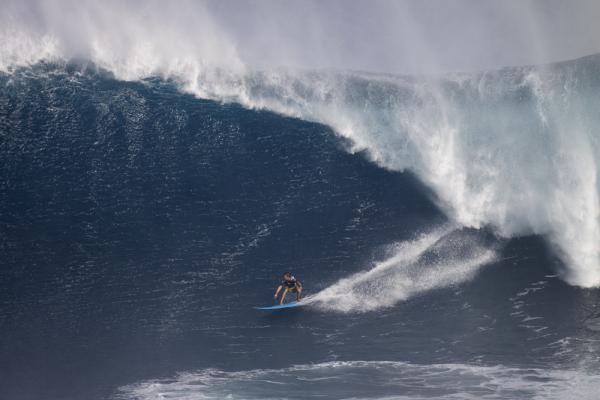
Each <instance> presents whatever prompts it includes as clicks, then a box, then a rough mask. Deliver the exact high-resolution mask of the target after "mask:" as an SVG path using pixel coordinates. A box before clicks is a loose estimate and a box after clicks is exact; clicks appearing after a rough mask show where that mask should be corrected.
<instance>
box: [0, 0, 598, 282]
mask: <svg viewBox="0 0 600 400" xmlns="http://www.w3.org/2000/svg"><path fill="white" fill-rule="evenodd" d="M66 3H67V5H68V7H64V10H62V9H61V10H60V11H57V10H54V9H53V8H52V5H44V4H45V3H40V4H38V6H39V7H41V8H42V9H43V10H42V12H40V13H39V15H42V16H43V18H42V17H39V15H38V14H36V13H33V12H32V11H31V10H30V9H29V8H28V7H26V6H21V5H19V4H18V3H17V2H14V3H9V4H8V6H7V7H6V8H7V10H5V12H4V13H3V14H2V15H0V70H2V71H12V70H14V69H15V68H16V67H18V66H23V65H30V64H32V63H36V62H39V61H40V60H51V61H56V60H59V59H67V60H68V59H70V58H72V57H83V58H87V59H89V60H91V61H92V62H94V63H95V64H96V65H98V66H100V67H102V68H105V69H107V70H109V71H112V72H113V73H114V74H115V76H116V77H117V78H119V79H126V80H137V79H143V78H147V77H150V76H162V77H164V78H169V79H173V80H175V81H176V82H178V83H179V84H180V85H181V88H182V89H183V90H185V91H187V92H190V93H193V94H195V95H197V96H199V97H203V98H208V99H213V100H218V101H232V102H238V103H240V104H242V105H244V106H246V107H249V108H259V109H268V110H272V111H275V112H278V113H281V114H285V115H289V116H295V117H298V118H303V119H306V120H309V121H316V122H320V123H323V124H326V125H329V126H330V127H332V128H333V129H334V131H335V132H336V133H337V134H339V135H341V136H343V137H345V138H347V139H349V140H350V141H351V142H352V143H353V149H354V150H356V151H359V150H361V151H362V150H364V151H366V152H367V154H368V155H369V157H370V158H371V160H372V161H373V162H375V163H377V164H378V165H380V166H381V167H384V168H387V169H390V170H397V171H402V170H410V171H412V172H414V173H415V174H416V175H418V176H419V178H420V179H421V180H422V181H423V182H424V183H425V184H427V185H428V186H429V187H431V188H432V189H433V190H434V192H435V195H436V201H437V202H438V204H439V205H440V207H441V208H443V209H444V210H445V211H446V212H447V214H448V215H449V216H451V217H452V218H453V219H454V220H455V221H457V222H458V223H460V224H462V225H465V226H468V227H475V228H479V227H482V226H486V225H487V226H493V227H494V228H495V229H496V230H497V232H498V233H499V234H500V235H503V236H507V237H510V236H515V235H524V234H541V235H545V237H547V238H548V239H549V241H550V242H551V243H552V244H553V245H554V248H555V249H556V253H557V254H558V255H559V256H560V257H561V258H562V259H563V261H564V262H565V263H566V264H567V266H568V269H567V271H566V272H565V274H564V278H565V279H566V280H567V281H568V282H570V283H572V284H576V285H581V286H586V287H589V286H597V285H600V199H599V183H598V171H599V167H600V166H599V165H598V160H599V159H600V141H599V140H598V138H599V137H600V134H599V132H598V127H599V126H600V113H598V104H600V79H599V78H598V77H599V76H600V58H599V57H591V58H585V59H580V60H576V61H573V62H569V63H562V64H556V65H550V66H543V67H521V68H510V69H503V70H500V71H493V72H485V73H478V74H456V75H446V76H441V77H402V76H383V75H373V74H365V73H353V72H334V71H320V72H316V71H294V70H290V69H284V68H272V69H267V70H262V71H257V70H252V69H251V68H248V67H247V66H246V65H245V64H244V62H243V60H242V59H241V58H240V56H239V54H238V51H237V49H236V46H235V44H234V43H233V42H232V41H231V40H229V38H228V37H227V34H226V33H225V32H224V31H223V30H222V29H220V26H219V25H218V24H217V22H215V20H213V18H211V17H210V15H209V13H208V12H206V10H203V7H202V6H201V5H200V6H198V5H197V4H195V2H181V3H179V2H178V3H177V5H174V6H164V7H163V5H162V3H161V7H160V9H161V13H160V14H159V15H155V14H154V13H147V12H146V8H145V7H142V8H140V9H135V10H134V8H132V7H131V6H128V5H127V4H125V3H123V4H121V3H118V2H112V3H111V4H110V7H106V6H105V5H104V4H101V5H95V4H94V3H93V2H86V1H84V2H78V1H73V2H70V3H69V2H66ZM82 3H83V5H81V4H82ZM155 5H156V4H155ZM192 5H193V6H194V8H193V12H188V11H189V10H187V8H189V7H191V6H192ZM134 11H135V12H134ZM65 13H66V14H65ZM22 14H27V15H29V14H31V15H34V17H31V15H30V16H29V17H27V18H21V15H22ZM65 15H66V16H67V17H69V20H70V21H72V22H71V23H69V24H64V19H65ZM32 18H33V19H34V20H35V18H37V19H39V21H37V22H38V23H37V24H35V26H33V24H26V23H24V22H23V21H30V20H31V19H32ZM157 27H160V29H157Z"/></svg>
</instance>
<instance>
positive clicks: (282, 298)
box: [279, 288, 288, 304]
mask: <svg viewBox="0 0 600 400" xmlns="http://www.w3.org/2000/svg"><path fill="white" fill-rule="evenodd" d="M287 292H288V288H285V289H284V290H283V294H282V295H281V301H280V302H279V304H283V300H284V299H285V295H286V294H287Z"/></svg>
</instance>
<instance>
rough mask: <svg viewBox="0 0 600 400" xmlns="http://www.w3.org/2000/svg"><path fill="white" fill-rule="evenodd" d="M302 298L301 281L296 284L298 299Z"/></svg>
mask: <svg viewBox="0 0 600 400" xmlns="http://www.w3.org/2000/svg"><path fill="white" fill-rule="evenodd" d="M301 298H302V285H301V284H300V283H298V284H296V301H300V299H301Z"/></svg>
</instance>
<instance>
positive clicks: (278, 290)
mask: <svg viewBox="0 0 600 400" xmlns="http://www.w3.org/2000/svg"><path fill="white" fill-rule="evenodd" d="M282 287H283V286H281V285H279V287H278V288H277V291H276V292H275V296H273V297H274V298H275V300H277V296H279V292H281V288H282Z"/></svg>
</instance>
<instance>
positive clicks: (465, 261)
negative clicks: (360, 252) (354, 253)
mask: <svg viewBox="0 0 600 400" xmlns="http://www.w3.org/2000/svg"><path fill="white" fill-rule="evenodd" d="M389 253H390V256H389V257H388V258H387V259H385V260H383V261H381V262H378V263H376V264H375V265H374V266H373V267H372V268H371V269H369V270H367V271H364V272H359V273H356V274H354V275H351V276H349V277H347V278H343V279H341V280H339V281H338V282H336V283H335V284H333V285H331V286H330V287H328V288H326V289H324V290H322V291H320V292H319V293H317V294H315V295H314V296H310V297H307V298H306V299H305V301H306V302H307V303H309V304H312V305H313V306H316V307H319V308H321V309H324V310H333V311H341V312H364V311H371V310H375V309H379V308H382V307H390V306H393V305H394V304H396V303H397V302H399V301H402V300H406V299H408V298H410V297H413V296H415V295H419V294H422V293H425V292H427V291H430V290H433V289H438V288H443V287H448V286H451V285H455V284H459V283H462V282H465V281H467V280H469V279H471V278H472V277H473V276H474V275H475V273H476V272H477V271H478V270H479V268H480V267H482V266H483V265H485V264H488V263H490V262H492V261H493V260H494V258H495V252H494V251H493V250H492V249H490V248H487V247H486V246H484V245H483V244H481V243H479V242H478V239H477V237H475V236H474V235H471V234H466V233H464V232H460V231H451V230H450V229H449V228H443V229H440V230H437V231H435V232H433V233H429V234H425V235H422V236H421V237H420V238H418V239H416V240H414V241H408V242H401V243H397V244H395V245H393V246H390V249H389Z"/></svg>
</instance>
